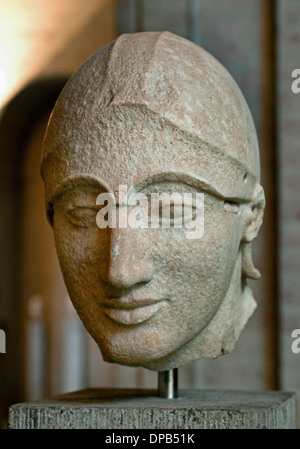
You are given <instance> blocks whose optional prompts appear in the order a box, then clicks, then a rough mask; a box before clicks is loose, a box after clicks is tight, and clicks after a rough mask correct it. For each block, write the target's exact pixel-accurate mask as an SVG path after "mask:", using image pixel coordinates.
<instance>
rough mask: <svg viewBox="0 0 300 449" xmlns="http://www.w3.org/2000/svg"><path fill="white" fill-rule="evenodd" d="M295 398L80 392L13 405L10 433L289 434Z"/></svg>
mask: <svg viewBox="0 0 300 449" xmlns="http://www.w3.org/2000/svg"><path fill="white" fill-rule="evenodd" d="M295 409H296V406H295V394H294V393H286V392H274V391H272V392H271V391H269V392H241V391H204V390H203V391H202V390H181V391H179V397H178V398H176V399H164V398H159V397H157V392H156V391H154V390H127V389H122V390H121V389H111V390H110V389H101V388H97V389H86V390H81V391H77V392H74V393H69V394H64V395H60V396H56V397H53V398H49V399H43V400H38V401H34V402H27V403H21V404H15V405H13V406H12V407H11V408H10V411H9V427H10V428H12V429H66V428H68V429H265V428H266V429H291V428H295V426H296V412H295Z"/></svg>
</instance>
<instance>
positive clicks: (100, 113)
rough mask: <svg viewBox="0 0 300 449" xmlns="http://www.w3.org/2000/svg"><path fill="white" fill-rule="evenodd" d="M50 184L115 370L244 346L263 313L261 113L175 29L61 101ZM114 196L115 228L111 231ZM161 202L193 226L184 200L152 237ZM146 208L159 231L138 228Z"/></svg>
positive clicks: (83, 77)
mask: <svg viewBox="0 0 300 449" xmlns="http://www.w3.org/2000/svg"><path fill="white" fill-rule="evenodd" d="M42 174H43V178H44V181H45V187H46V202H47V208H48V216H49V218H50V221H52V223H53V229H54V234H55V241H56V247H57V252H58V257H59V261H60V265H61V269H62V272H63V275H64V279H65V283H66V286H67V289H68V292H69V295H70V297H71V299H72V301H73V304H74V306H75V308H76V310H77V312H78V314H79V315H80V317H81V319H82V321H83V323H84V324H85V326H86V328H87V330H88V331H89V333H90V334H91V335H92V337H93V338H94V339H95V341H96V342H97V343H98V345H99V347H100V349H101V351H102V354H103V357H104V359H105V360H107V361H110V362H116V363H121V364H125V365H131V366H143V367H145V368H149V369H153V370H166V369H171V368H174V367H177V366H180V365H183V364H185V363H188V362H190V361H192V360H195V359H197V358H200V357H217V356H218V355H220V354H222V353H225V352H229V351H231V350H232V349H233V346H234V343H235V341H236V340H237V338H238V336H239V334H240V332H241V330H242V328H243V327H244V325H245V323H246V321H247V320H248V318H249V316H250V315H251V313H252V312H253V310H254V308H255V301H254V300H253V298H252V295H251V291H250V289H249V288H248V287H247V286H246V282H245V278H246V277H257V275H258V272H257V271H256V270H255V269H254V267H253V265H252V262H251V250H250V244H249V242H251V241H252V240H253V239H254V238H255V237H256V235H257V232H258V229H259V227H260V224H261V221H262V215H263V208H264V197H263V190H262V188H261V186H260V185H259V184H258V181H259V158H258V145H257V139H256V134H255V129H254V126H253V122H252V118H251V115H250V113H249V110H248V108H247V105H246V103H245V101H244V99H243V97H242V95H241V93H240V91H239V89H238V88H237V86H236V85H235V83H234V81H233V80H232V79H231V77H230V75H229V74H228V73H227V72H226V71H225V69H224V68H223V67H222V66H221V65H220V64H219V63H218V62H217V61H216V60H215V59H214V58H212V57H211V56H210V55H209V54H208V53H206V52H205V51H204V50H202V49H201V48H199V47H197V46H196V45H194V44H192V43H191V42H188V41H186V40H185V39H183V38H180V37H178V36H174V35H172V34H171V33H168V32H167V33H156V32H153V33H137V34H133V35H124V36H121V37H119V38H118V39H117V40H116V41H115V43H112V44H109V45H108V46H106V47H105V48H104V49H102V50H101V51H99V52H98V53H96V54H95V55H94V56H93V57H92V58H90V59H89V60H88V61H87V63H85V64H84V65H83V66H82V68H81V69H79V71H78V72H77V73H76V74H75V75H74V77H72V78H71V80H70V82H69V83H68V85H67V86H66V89H65V90H64V92H63V93H62V96H61V97H60V99H59V101H58V103H57V105H56V106H55V109H54V113H53V115H52V118H51V121H50V125H49V127H48V130H47V133H46V138H45V143H44V151H43V161H42ZM124 189H125V190H126V191H127V192H128V196H127V197H125V200H124V198H123V197H122V195H121V193H122V192H123V191H124ZM105 192H106V193H107V192H109V193H110V196H111V197H113V198H114V201H115V202H116V203H117V207H116V211H115V216H114V218H115V219H116V220H115V225H114V226H106V227H105V226H102V227H101V226H98V225H97V224H99V223H98V221H97V218H98V217H100V216H99V213H100V214H103V215H104V212H103V210H104V209H101V204H102V206H103V205H104V203H103V202H102V203H101V201H98V200H97V198H98V196H99V195H100V194H102V193H105ZM120 192H121V193H120ZM155 194H156V195H157V194H159V195H163V194H165V195H175V196H176V195H179V196H180V197H181V199H183V203H184V208H183V210H182V208H181V209H180V207H179V215H180V214H181V218H182V214H183V215H184V217H183V226H179V227H178V226H177V225H176V223H178V222H177V221H176V219H178V217H179V215H178V204H175V203H176V202H174V205H173V206H172V214H173V215H174V217H173V218H174V219H173V221H172V220H170V221H169V227H164V226H163V218H164V217H163V216H162V217H159V216H158V217H156V218H157V220H158V223H159V224H160V225H159V226H158V227H153V226H152V220H153V218H154V217H153V214H152V204H151V200H152V197H153V195H155ZM138 195H139V198H141V196H142V197H143V199H146V202H147V200H148V203H147V207H146V208H142V207H141V204H142V203H141V202H140V203H139V202H138V203H137V202H136V201H132V198H137V196H138ZM185 195H190V197H189V198H191V197H192V199H194V200H192V201H190V202H185V200H184V198H185ZM197 195H198V196H197ZM201 195H202V196H201ZM203 195H204V209H202V206H203V203H202V202H201V201H200V203H199V204H200V206H201V207H200V206H199V204H198V202H197V198H198V197H201V198H202V199H203ZM195 198H196V199H195ZM141 201H142V202H143V200H141ZM137 204H139V206H140V209H141V210H139V211H138V208H136V207H135V206H136V205H137ZM149 204H150V207H149ZM125 206H126V207H125ZM105 207H106V206H104V208H105ZM124 207H125V209H124ZM199 208H200V209H201V211H200V215H201V216H199V214H198V212H199V211H198V209H199ZM106 210H108V209H106ZM124 210H125V215H124ZM145 210H146V215H147V217H146V222H147V223H148V227H145V226H133V225H131V224H130V223H131V222H130V220H129V217H131V218H132V213H133V217H134V218H135V219H137V216H138V215H139V214H140V217H141V216H142V217H143V220H144V219H145ZM197 211H198V212H197ZM185 213H186V214H187V216H189V217H190V221H188V220H186V217H185ZM203 213H204V230H203V233H202V229H199V228H197V225H196V224H195V223H193V217H194V218H195V222H196V223H197V224H198V225H199V223H200V222H201V224H202V220H201V218H202V217H203ZM172 214H171V215H172ZM103 215H102V218H103ZM148 215H149V216H148ZM158 215H159V213H158ZM120 216H122V217H123V219H122V220H121V221H120V220H119V217H120ZM124 216H126V217H127V219H126V220H125V221H126V225H125V226H124V221H123V220H124ZM149 217H150V218H149ZM179 218H180V217H179ZM197 218H200V221H197ZM149 220H150V223H149ZM100 221H101V220H100ZM112 221H114V220H112ZM133 221H134V220H133ZM102 222H103V221H102ZM121 222H122V225H120V223H121ZM135 223H136V220H135ZM193 224H195V226H196V229H194V231H196V236H195V234H193V232H192V236H191V231H193V229H192V228H193V226H191V225H193ZM197 231H199V232H197Z"/></svg>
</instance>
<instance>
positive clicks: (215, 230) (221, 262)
mask: <svg viewBox="0 0 300 449" xmlns="http://www.w3.org/2000/svg"><path fill="white" fill-rule="evenodd" d="M217 218H218V220H217V219H216V217H207V218H206V220H205V227H204V235H203V237H202V238H200V239H196V240H189V239H187V238H186V237H185V236H184V235H183V234H179V233H178V234H177V235H176V233H174V234H173V235H171V234H169V236H168V238H166V237H165V239H164V238H163V236H162V235H161V236H160V241H159V245H157V244H156V249H157V251H156V254H155V256H154V258H155V260H156V263H155V264H156V266H157V267H159V268H158V270H160V272H161V276H162V277H163V278H164V279H165V281H166V282H168V283H170V284H171V283H172V284H173V285H175V284H176V288H180V289H181V290H185V291H186V292H190V293H191V294H192V293H193V294H194V295H195V294H196V295H198V294H199V293H200V294H202V295H204V296H210V297H217V296H218V297H219V296H222V295H223V294H224V293H225V292H226V290H227V288H228V285H229V282H230V279H231V276H232V272H233V268H234V264H235V261H236V259H237V255H238V251H239V246H240V240H241V223H240V222H241V220H240V216H237V214H230V215H229V214H228V215H227V214H226V215H225V216H224V214H223V215H220V216H218V217H217ZM158 248H159V249H158ZM157 274H158V276H159V275H160V273H159V271H158V273H157ZM197 292H199V293H197Z"/></svg>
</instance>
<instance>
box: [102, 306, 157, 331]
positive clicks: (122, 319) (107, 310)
mask: <svg viewBox="0 0 300 449" xmlns="http://www.w3.org/2000/svg"><path fill="white" fill-rule="evenodd" d="M161 307H162V301H159V302H154V303H153V302H152V303H149V302H148V303H147V302H144V303H142V304H141V303H139V302H138V303H134V304H133V303H120V302H118V300H116V303H113V304H112V302H110V303H109V304H103V305H102V308H103V311H104V314H105V315H106V316H107V317H108V318H110V319H111V320H112V321H115V322H116V323H119V324H125V325H127V326H129V325H133V324H140V323H143V322H145V321H147V320H149V319H150V318H152V317H153V316H154V315H155V314H156V313H157V312H158V311H159V309H160V308H161Z"/></svg>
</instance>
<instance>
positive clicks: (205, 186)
mask: <svg viewBox="0 0 300 449" xmlns="http://www.w3.org/2000/svg"><path fill="white" fill-rule="evenodd" d="M164 182H173V183H176V184H185V185H187V186H190V187H194V188H195V189H196V190H201V191H204V192H206V193H208V194H211V195H214V196H216V197H218V198H222V199H225V198H226V197H225V196H224V195H223V194H222V193H221V192H219V191H218V190H217V189H215V188H214V187H212V186H211V185H210V184H209V183H208V182H207V181H206V180H204V179H202V178H200V177H196V176H193V175H189V174H187V173H182V172H160V173H155V174H153V175H151V176H149V177H147V178H145V179H143V180H140V181H138V182H137V183H135V184H134V185H133V186H132V188H130V191H131V190H134V191H136V192H137V191H140V190H142V189H145V188H146V187H149V186H151V185H155V184H161V183H164Z"/></svg>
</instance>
